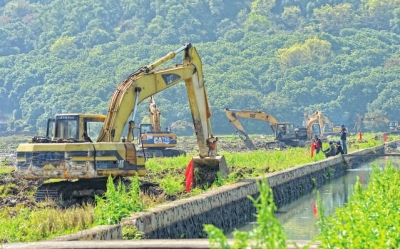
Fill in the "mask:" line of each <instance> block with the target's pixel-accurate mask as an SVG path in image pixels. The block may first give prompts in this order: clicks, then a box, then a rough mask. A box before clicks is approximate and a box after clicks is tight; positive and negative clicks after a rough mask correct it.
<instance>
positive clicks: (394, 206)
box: [318, 163, 400, 248]
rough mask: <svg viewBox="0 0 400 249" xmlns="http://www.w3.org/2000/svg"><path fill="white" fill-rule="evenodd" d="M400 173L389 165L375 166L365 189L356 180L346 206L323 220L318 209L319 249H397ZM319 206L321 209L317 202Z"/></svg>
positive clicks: (321, 212)
mask: <svg viewBox="0 0 400 249" xmlns="http://www.w3.org/2000/svg"><path fill="white" fill-rule="evenodd" d="M399 186H400V171H399V169H398V168H395V167H394V166H393V164H391V163H388V164H387V165H386V167H385V168H384V170H381V169H380V168H379V166H378V165H375V166H374V169H373V172H372V173H371V180H370V183H369V184H368V189H367V190H362V188H361V184H360V181H359V179H357V183H356V186H355V189H354V196H353V197H352V198H351V199H350V200H349V202H348V203H347V205H346V206H344V207H341V208H337V209H336V210H335V213H334V214H333V216H331V217H329V218H326V217H324V216H323V210H319V213H320V214H321V215H320V221H319V224H320V226H321V234H320V235H319V236H318V240H319V241H321V245H320V246H319V247H320V248H398V247H399V246H400V234H399V232H398V230H399V224H400V219H399V217H398V215H397V214H398V207H399V206H400V191H399ZM318 206H319V207H322V206H321V205H320V203H318Z"/></svg>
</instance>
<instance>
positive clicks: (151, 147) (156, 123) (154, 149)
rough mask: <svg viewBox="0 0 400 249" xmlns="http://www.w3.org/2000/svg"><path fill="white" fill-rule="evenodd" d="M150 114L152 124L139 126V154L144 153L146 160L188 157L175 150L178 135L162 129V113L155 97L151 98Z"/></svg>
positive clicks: (184, 153) (182, 152)
mask: <svg viewBox="0 0 400 249" xmlns="http://www.w3.org/2000/svg"><path fill="white" fill-rule="evenodd" d="M149 114H150V123H148V124H139V135H138V140H139V146H138V153H139V154H140V153H144V155H145V157H146V158H153V157H175V156H180V155H186V152H185V151H183V150H178V149H174V147H176V145H177V136H176V134H174V133H172V132H171V131H169V130H165V131H163V130H162V129H161V113H160V111H159V109H158V107H157V105H156V102H155V100H154V96H151V97H150V102H149ZM192 125H193V124H192Z"/></svg>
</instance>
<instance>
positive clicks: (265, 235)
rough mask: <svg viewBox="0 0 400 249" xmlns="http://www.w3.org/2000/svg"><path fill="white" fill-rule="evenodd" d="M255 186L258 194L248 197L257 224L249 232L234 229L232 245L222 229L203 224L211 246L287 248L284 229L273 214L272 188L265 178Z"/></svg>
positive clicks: (274, 207) (274, 208)
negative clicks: (258, 191) (252, 206)
mask: <svg viewBox="0 0 400 249" xmlns="http://www.w3.org/2000/svg"><path fill="white" fill-rule="evenodd" d="M257 186H258V188H259V190H260V195H259V196H258V197H257V198H256V199H254V198H251V197H249V198H250V199H251V201H252V202H253V205H254V206H255V208H256V217H257V224H258V225H257V226H256V227H254V228H253V229H252V230H251V231H249V232H243V231H235V232H234V233H233V236H234V243H233V245H230V244H229V243H228V240H227V238H226V236H225V235H224V232H223V230H221V229H218V228H216V227H215V226H213V225H204V230H205V231H206V232H207V234H208V236H209V241H210V244H211V248H287V245H286V234H285V230H284V229H283V227H282V225H281V224H280V223H279V221H278V220H277V219H276V218H275V216H274V212H275V210H276V206H275V204H274V198H273V195H272V189H271V188H270V187H269V186H268V182H267V181H266V180H265V179H264V180H262V181H261V182H257Z"/></svg>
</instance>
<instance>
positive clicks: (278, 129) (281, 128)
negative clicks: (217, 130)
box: [225, 108, 323, 149]
mask: <svg viewBox="0 0 400 249" xmlns="http://www.w3.org/2000/svg"><path fill="white" fill-rule="evenodd" d="M225 114H226V116H227V118H228V120H229V122H230V123H231V124H232V127H233V128H234V130H235V132H236V134H238V136H239V137H240V138H241V139H242V140H243V141H244V143H245V146H246V147H247V148H249V149H255V148H256V146H255V145H254V143H253V142H252V141H251V139H250V137H249V135H248V134H247V132H246V131H245V129H244V128H243V126H242V124H241V123H240V121H239V119H238V118H247V119H254V120H262V121H265V122H267V123H269V125H270V127H271V130H272V132H273V133H274V141H267V142H266V144H265V147H266V148H267V149H272V148H276V147H279V148H282V147H286V146H293V147H298V146H300V147H302V146H305V145H306V143H307V141H309V140H310V139H311V138H312V134H313V129H312V128H313V125H314V123H315V122H316V121H318V122H319V125H320V127H323V124H322V112H321V111H317V112H315V113H313V114H311V115H310V116H309V117H308V118H307V120H306V127H299V126H297V127H296V128H295V127H294V125H293V124H292V123H290V122H278V120H277V119H276V118H275V117H274V116H272V115H271V114H268V113H265V112H262V111H252V110H236V109H228V108H226V109H225ZM320 130H322V129H321V128H320Z"/></svg>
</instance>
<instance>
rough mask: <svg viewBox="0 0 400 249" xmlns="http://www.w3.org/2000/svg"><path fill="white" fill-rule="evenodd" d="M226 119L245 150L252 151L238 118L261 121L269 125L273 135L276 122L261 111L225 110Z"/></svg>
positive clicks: (250, 143)
mask: <svg viewBox="0 0 400 249" xmlns="http://www.w3.org/2000/svg"><path fill="white" fill-rule="evenodd" d="M225 114H226V117H227V118H228V120H229V122H230V123H231V124H232V126H233V128H234V130H235V131H236V133H237V134H238V135H239V137H240V138H241V139H242V140H243V141H244V143H245V145H246V147H247V148H250V149H254V148H255V146H254V144H253V142H252V141H251V139H250V138H249V136H248V134H247V132H246V130H245V129H244V128H243V126H242V124H241V123H240V121H239V119H238V117H240V118H247V119H255V120H262V121H265V122H267V123H269V124H270V126H271V129H272V131H273V132H274V133H275V129H276V123H278V121H277V120H276V118H275V117H273V116H272V115H270V114H268V113H265V112H261V111H251V110H235V109H228V108H226V109H225Z"/></svg>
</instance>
